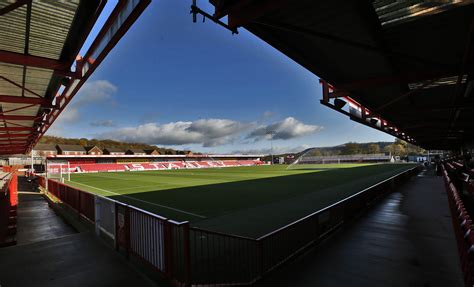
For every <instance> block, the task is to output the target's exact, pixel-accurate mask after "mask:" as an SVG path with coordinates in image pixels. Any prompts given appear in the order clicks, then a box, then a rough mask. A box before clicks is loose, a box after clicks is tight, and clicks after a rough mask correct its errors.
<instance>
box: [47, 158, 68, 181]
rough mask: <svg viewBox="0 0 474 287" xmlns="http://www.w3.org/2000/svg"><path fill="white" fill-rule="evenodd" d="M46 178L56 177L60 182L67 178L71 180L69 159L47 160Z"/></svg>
mask: <svg viewBox="0 0 474 287" xmlns="http://www.w3.org/2000/svg"><path fill="white" fill-rule="evenodd" d="M46 178H51V179H56V180H57V181H59V182H64V181H65V180H67V181H70V180H71V165H70V164H69V162H68V161H64V162H57V161H54V162H52V161H47V162H46Z"/></svg>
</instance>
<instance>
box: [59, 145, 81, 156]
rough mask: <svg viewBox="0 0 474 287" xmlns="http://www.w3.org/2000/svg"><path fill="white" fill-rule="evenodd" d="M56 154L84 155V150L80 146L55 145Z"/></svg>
mask: <svg viewBox="0 0 474 287" xmlns="http://www.w3.org/2000/svg"><path fill="white" fill-rule="evenodd" d="M56 148H57V149H58V154H60V155H85V154H86V150H85V149H84V147H83V146H81V145H63V144H61V145H59V144H58V145H57V146H56Z"/></svg>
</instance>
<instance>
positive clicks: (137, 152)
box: [125, 148, 146, 155]
mask: <svg viewBox="0 0 474 287" xmlns="http://www.w3.org/2000/svg"><path fill="white" fill-rule="evenodd" d="M125 154H130V155H146V152H145V151H144V150H142V149H134V148H131V149H128V150H127V151H126V152H125Z"/></svg>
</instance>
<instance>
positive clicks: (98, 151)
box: [85, 145, 103, 155]
mask: <svg viewBox="0 0 474 287" xmlns="http://www.w3.org/2000/svg"><path fill="white" fill-rule="evenodd" d="M85 149H86V152H87V154H90V155H101V154H103V151H102V150H101V149H100V148H99V147H98V146H95V145H94V146H86V147H85Z"/></svg>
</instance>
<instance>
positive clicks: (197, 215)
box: [74, 181, 206, 218]
mask: <svg viewBox="0 0 474 287" xmlns="http://www.w3.org/2000/svg"><path fill="white" fill-rule="evenodd" d="M74 183H76V184H79V185H83V186H85V187H89V188H93V189H97V190H100V191H103V192H107V193H110V194H113V195H117V196H123V197H125V198H128V199H131V200H135V201H138V202H143V203H146V204H150V205H154V206H158V207H162V208H166V209H169V210H173V211H177V212H180V213H184V214H188V215H192V216H195V217H199V218H206V217H205V216H202V215H199V214H196V213H192V212H188V211H185V210H181V209H178V208H174V207H170V206H166V205H162V204H158V203H154V202H149V201H146V200H142V199H138V198H134V197H131V196H128V195H124V194H120V193H116V192H113V191H110V190H107V189H103V188H98V187H94V186H90V185H87V184H83V183H80V182H76V181H74Z"/></svg>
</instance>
